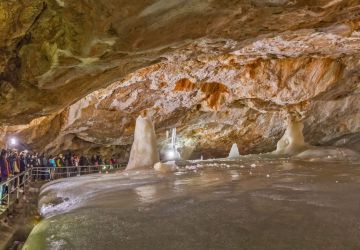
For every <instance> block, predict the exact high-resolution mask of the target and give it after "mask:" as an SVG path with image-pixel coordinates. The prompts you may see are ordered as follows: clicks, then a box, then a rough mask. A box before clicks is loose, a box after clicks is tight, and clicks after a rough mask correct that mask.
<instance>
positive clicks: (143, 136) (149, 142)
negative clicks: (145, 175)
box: [126, 116, 160, 170]
mask: <svg viewBox="0 0 360 250" xmlns="http://www.w3.org/2000/svg"><path fill="white" fill-rule="evenodd" d="M159 161H160V160H159V153H158V150H157V147H156V135H155V131H154V126H153V123H152V121H151V119H150V118H147V117H145V118H143V117H141V116H139V117H138V118H137V120H136V125H135V133H134V142H133V144H132V147H131V152H130V159H129V162H128V165H127V167H126V170H131V169H141V168H152V167H153V166H154V164H155V163H157V162H159Z"/></svg>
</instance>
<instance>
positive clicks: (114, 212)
mask: <svg viewBox="0 0 360 250" xmlns="http://www.w3.org/2000/svg"><path fill="white" fill-rule="evenodd" d="M39 206H40V208H41V212H42V214H43V216H44V217H45V219H44V220H43V221H42V222H41V223H39V224H38V225H37V226H36V227H35V228H34V230H33V231H32V233H31V235H30V237H29V238H28V240H27V242H26V244H25V247H24V249H33V250H41V249H86V250H91V249H101V250H105V249H106V250H107V249H127V250H129V249H154V250H155V249H156V250H158V249H197V250H198V249H276V250H279V249H307V250H310V249H341V250H343V249H360V164H357V163H345V162H304V161H290V160H269V159H268V160H266V161H262V160H243V161H239V160H238V161H231V160H222V161H206V162H202V163H196V162H192V163H191V164H190V163H188V165H187V166H186V167H185V166H183V167H182V168H180V169H179V171H177V172H174V173H170V174H166V175H165V174H159V173H155V172H153V171H148V172H142V173H140V172H138V173H130V174H124V173H117V174H109V175H93V176H84V177H75V178H70V179H65V180H58V181H55V182H52V183H49V184H48V185H47V186H45V187H44V188H43V191H42V193H41V198H40V204H39Z"/></svg>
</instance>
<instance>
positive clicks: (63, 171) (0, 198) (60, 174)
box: [0, 164, 124, 215]
mask: <svg viewBox="0 0 360 250" xmlns="http://www.w3.org/2000/svg"><path fill="white" fill-rule="evenodd" d="M123 166H124V165H123V164H115V165H96V166H94V165H87V166H67V167H49V166H47V167H32V168H29V169H27V170H25V171H24V172H22V173H20V174H17V175H15V176H13V177H11V178H9V179H7V180H6V181H3V182H1V183H0V215H1V214H2V212H4V211H6V210H7V209H9V207H10V205H12V204H13V203H14V202H15V201H17V200H19V198H20V193H21V192H25V190H26V187H27V186H28V185H29V184H30V182H36V181H38V180H42V181H44V180H55V179H61V178H68V177H74V176H80V175H87V174H93V173H103V172H108V171H111V170H115V169H119V168H121V167H123ZM22 187H23V189H21V188H22ZM4 190H7V192H4ZM15 192H16V195H15ZM4 202H5V204H3V203H4Z"/></svg>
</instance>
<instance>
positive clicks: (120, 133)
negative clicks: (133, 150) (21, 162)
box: [0, 0, 360, 158]
mask: <svg viewBox="0 0 360 250" xmlns="http://www.w3.org/2000/svg"><path fill="white" fill-rule="evenodd" d="M0 20H1V22H0V32H1V34H4V35H2V36H1V38H0V52H1V53H0V57H1V59H2V60H0V84H1V89H2V92H1V101H0V120H1V122H2V123H3V127H2V130H1V133H0V134H1V135H2V136H3V138H4V140H6V136H9V135H13V134H16V135H17V137H18V138H19V139H20V140H21V141H22V142H23V143H24V144H26V145H27V146H29V147H30V148H32V149H34V150H39V151H43V150H45V151H46V152H50V153H55V152H58V151H62V150H65V149H72V150H78V151H82V152H86V153H93V152H100V153H103V154H119V155H121V156H122V157H123V158H127V157H128V151H129V148H130V145H131V143H132V140H133V132H134V126H135V119H136V117H137V116H138V115H140V114H144V113H147V115H150V116H152V117H153V120H154V124H155V128H156V132H157V134H158V138H159V139H160V140H159V142H160V144H164V143H166V137H165V135H166V130H167V129H170V128H172V127H177V130H178V134H179V140H178V141H179V145H178V146H179V151H181V154H182V157H183V158H188V157H199V156H200V155H204V157H213V156H226V155H227V153H228V152H229V150H230V147H231V145H232V144H233V143H237V144H238V147H239V150H240V153H241V154H245V153H249V152H265V151H271V150H274V149H275V146H276V142H277V141H278V140H279V139H280V138H281V136H282V134H283V133H284V131H285V128H286V117H287V116H288V114H290V115H294V116H296V117H299V118H300V119H302V120H303V121H304V125H305V128H304V135H305V139H306V141H308V142H309V143H311V144H314V145H338V146H339V145H347V146H351V147H352V148H357V147H359V149H360V146H359V145H360V144H359V143H358V142H359V140H360V137H359V132H360V125H359V124H360V113H359V108H358V107H359V103H358V102H359V98H358V97H359V90H360V89H359V82H360V81H359V76H360V73H359V72H360V70H359V69H360V65H359V64H360V63H359V52H360V30H359V27H360V3H359V1H355V0H354V1H352V0H333V1H325V0H317V1H306V0H281V1H275V0H271V1H257V0H243V1H221V0H210V1H208V0H196V1H178V0H176V1H175V0H174V1H173V0H171V1H170V0H166V1H165V0H158V1H154V0H141V1H128V0H122V1H115V0H101V1H95V0H91V1H85V0H80V1H64V0H57V1H50V0H49V1H45V2H44V1H37V0H31V1H30V0H26V1H22V2H21V3H20V2H17V1H6V2H2V3H0ZM159 146H161V145H159Z"/></svg>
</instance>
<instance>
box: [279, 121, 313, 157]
mask: <svg viewBox="0 0 360 250" xmlns="http://www.w3.org/2000/svg"><path fill="white" fill-rule="evenodd" d="M303 128H304V124H303V123H302V122H298V121H294V120H291V119H289V120H288V126H287V128H286V131H285V133H284V135H283V137H282V138H281V139H280V140H279V141H278V143H277V145H276V150H275V151H274V152H273V153H274V154H280V155H294V154H297V153H300V152H302V151H304V150H306V149H307V148H308V147H309V146H308V144H306V143H305V140H304V136H303V133H302V130H303Z"/></svg>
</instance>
